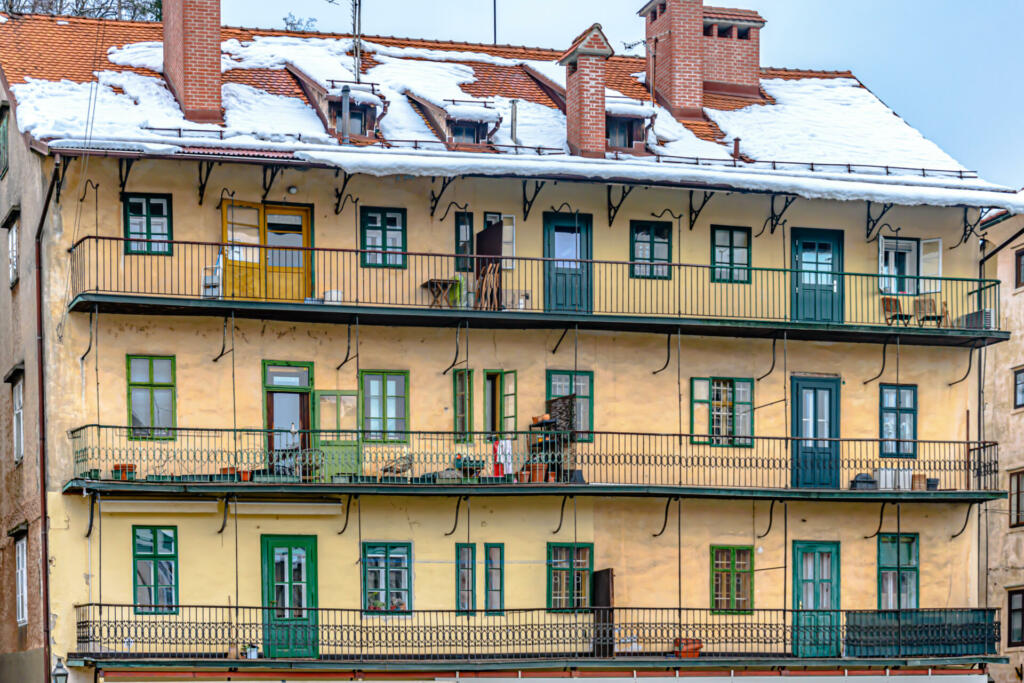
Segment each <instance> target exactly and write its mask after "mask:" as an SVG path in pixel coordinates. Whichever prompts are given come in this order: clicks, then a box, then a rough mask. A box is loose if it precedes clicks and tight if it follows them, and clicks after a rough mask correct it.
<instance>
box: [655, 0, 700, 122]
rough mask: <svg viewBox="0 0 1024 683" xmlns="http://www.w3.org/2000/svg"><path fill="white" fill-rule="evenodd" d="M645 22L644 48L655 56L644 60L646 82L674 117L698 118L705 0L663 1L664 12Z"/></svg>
mask: <svg viewBox="0 0 1024 683" xmlns="http://www.w3.org/2000/svg"><path fill="white" fill-rule="evenodd" d="M645 21H646V23H647V49H648V50H649V51H652V50H653V52H654V59H653V60H652V59H650V58H648V62H647V64H648V66H647V70H648V74H647V82H648V83H649V84H653V85H654V87H655V88H656V94H657V96H658V99H659V101H661V103H662V104H663V105H665V106H666V107H667V108H668V109H669V111H671V112H672V114H673V115H674V116H677V117H681V118H694V117H700V116H701V107H702V105H703V101H704V78H703V60H704V47H703V38H704V36H703V31H704V3H703V2H702V0H666V2H665V11H664V13H662V12H660V11H659V13H658V18H657V19H656V20H654V21H653V22H652V21H651V20H650V17H649V16H648V17H647V18H646V19H645ZM652 61H653V63H654V71H655V73H654V74H653V78H652V74H651V73H650V71H651V62H652Z"/></svg>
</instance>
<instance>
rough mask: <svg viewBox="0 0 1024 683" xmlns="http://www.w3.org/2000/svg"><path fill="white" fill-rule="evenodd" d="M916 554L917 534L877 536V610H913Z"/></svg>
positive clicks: (915, 601) (915, 588) (914, 604)
mask: <svg viewBox="0 0 1024 683" xmlns="http://www.w3.org/2000/svg"><path fill="white" fill-rule="evenodd" d="M897 538H898V539H899V541H898V542H897ZM917 555H918V550H917V534H900V535H899V536H898V537H897V535H896V534H879V535H878V609H917V588H918V575H917V572H918V561H917ZM897 586H899V589H898V590H897V588H896V587H897Z"/></svg>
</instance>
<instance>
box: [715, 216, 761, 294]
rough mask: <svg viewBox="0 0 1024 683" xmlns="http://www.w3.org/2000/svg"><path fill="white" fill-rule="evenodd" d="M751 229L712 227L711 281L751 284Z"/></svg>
mask: <svg viewBox="0 0 1024 683" xmlns="http://www.w3.org/2000/svg"><path fill="white" fill-rule="evenodd" d="M750 245H751V239H750V228H736V227H725V226H712V227H711V281H712V282H740V283H749V282H750Z"/></svg>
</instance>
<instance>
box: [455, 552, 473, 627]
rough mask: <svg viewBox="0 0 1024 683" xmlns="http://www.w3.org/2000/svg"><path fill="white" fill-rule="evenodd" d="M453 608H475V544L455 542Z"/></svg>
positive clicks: (465, 610) (464, 610) (463, 609)
mask: <svg viewBox="0 0 1024 683" xmlns="http://www.w3.org/2000/svg"><path fill="white" fill-rule="evenodd" d="M455 609H456V610H458V611H459V612H472V611H473V610H475V609H476V544H475V543H456V544H455Z"/></svg>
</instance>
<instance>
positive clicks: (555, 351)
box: [551, 327, 569, 356]
mask: <svg viewBox="0 0 1024 683" xmlns="http://www.w3.org/2000/svg"><path fill="white" fill-rule="evenodd" d="M567 334H569V328H568V327H567V328H565V329H564V330H562V336H561V337H559V338H558V341H557V342H555V348H553V349H551V355H552V356H553V355H555V354H556V353H558V347H559V346H561V345H562V340H563V339H565V335H567Z"/></svg>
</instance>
